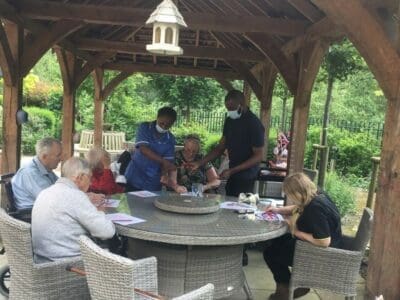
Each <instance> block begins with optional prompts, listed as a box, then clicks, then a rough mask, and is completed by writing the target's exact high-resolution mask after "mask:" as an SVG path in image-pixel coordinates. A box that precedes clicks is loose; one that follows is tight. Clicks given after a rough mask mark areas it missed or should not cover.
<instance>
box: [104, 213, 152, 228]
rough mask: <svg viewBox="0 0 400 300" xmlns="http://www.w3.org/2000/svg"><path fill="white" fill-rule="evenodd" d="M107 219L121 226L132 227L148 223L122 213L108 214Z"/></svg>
mask: <svg viewBox="0 0 400 300" xmlns="http://www.w3.org/2000/svg"><path fill="white" fill-rule="evenodd" d="M106 218H107V219H108V220H110V221H112V222H113V223H117V224H120V225H131V224H137V223H142V222H146V220H143V219H140V218H136V217H132V216H130V215H127V214H121V213H115V214H107V215H106Z"/></svg>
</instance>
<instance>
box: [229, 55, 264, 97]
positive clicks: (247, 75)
mask: <svg viewBox="0 0 400 300" xmlns="http://www.w3.org/2000/svg"><path fill="white" fill-rule="evenodd" d="M226 62H227V63H228V64H230V65H231V67H232V68H234V69H235V70H236V71H237V72H238V73H240V74H242V76H243V78H244V79H245V80H246V81H247V83H248V84H249V85H250V86H251V89H252V90H253V92H254V94H255V95H256V96H257V98H258V99H261V98H262V86H261V84H260V83H259V82H258V80H257V78H256V77H255V76H254V75H253V73H251V71H250V69H249V68H248V67H247V66H246V65H245V64H244V63H242V62H241V61H235V60H228V61H226Z"/></svg>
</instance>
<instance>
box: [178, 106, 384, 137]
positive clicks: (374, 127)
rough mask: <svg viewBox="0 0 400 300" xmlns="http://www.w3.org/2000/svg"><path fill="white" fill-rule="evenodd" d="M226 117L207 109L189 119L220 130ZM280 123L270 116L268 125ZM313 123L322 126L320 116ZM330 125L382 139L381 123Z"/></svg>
mask: <svg viewBox="0 0 400 300" xmlns="http://www.w3.org/2000/svg"><path fill="white" fill-rule="evenodd" d="M225 118H226V114H225V113H221V112H208V111H194V112H192V113H191V115H190V120H191V121H192V122H196V123H198V124H201V125H202V126H204V127H205V128H207V130H208V131H210V132H221V130H222V126H223V124H224V120H225ZM185 121H186V120H185V118H184V116H180V115H178V120H177V122H176V123H177V124H176V125H178V126H179V125H181V124H184V123H185ZM290 122H291V119H290V117H288V118H286V120H285V129H286V130H288V129H290ZM281 125H282V123H281V118H280V117H279V116H273V117H271V121H270V127H271V128H280V127H281ZM313 125H320V126H322V118H312V117H310V118H309V119H308V127H310V126H313ZM329 126H330V127H335V128H338V129H340V130H347V131H349V132H363V133H366V134H367V135H368V136H371V137H373V138H375V139H377V140H381V139H382V134H383V123H376V122H359V121H353V120H335V119H331V120H330V121H329Z"/></svg>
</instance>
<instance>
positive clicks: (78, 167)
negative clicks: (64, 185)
mask: <svg viewBox="0 0 400 300" xmlns="http://www.w3.org/2000/svg"><path fill="white" fill-rule="evenodd" d="M90 173H91V170H90V168H89V163H88V162H87V161H86V160H84V159H83V158H79V157H71V158H69V159H68V160H67V161H66V162H65V163H64V164H63V166H62V168H61V176H62V177H66V178H69V179H72V178H74V177H76V176H78V175H80V174H90Z"/></svg>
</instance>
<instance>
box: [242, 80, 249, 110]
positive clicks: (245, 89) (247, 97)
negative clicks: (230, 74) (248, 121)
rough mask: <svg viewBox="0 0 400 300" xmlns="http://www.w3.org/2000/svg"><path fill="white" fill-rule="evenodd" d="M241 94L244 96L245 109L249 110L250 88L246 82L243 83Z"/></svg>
mask: <svg viewBox="0 0 400 300" xmlns="http://www.w3.org/2000/svg"><path fill="white" fill-rule="evenodd" d="M243 94H244V98H245V100H246V105H247V107H249V108H250V102H251V87H250V85H249V84H248V83H247V81H244V82H243Z"/></svg>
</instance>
